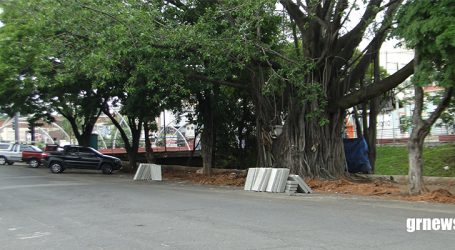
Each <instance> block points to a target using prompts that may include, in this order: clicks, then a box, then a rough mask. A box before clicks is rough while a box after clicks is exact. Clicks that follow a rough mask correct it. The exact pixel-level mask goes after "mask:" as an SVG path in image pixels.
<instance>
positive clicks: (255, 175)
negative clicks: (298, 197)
mask: <svg viewBox="0 0 455 250" xmlns="http://www.w3.org/2000/svg"><path fill="white" fill-rule="evenodd" d="M288 176H289V169H287V168H250V169H248V175H247V177H246V181H245V188H244V190H247V191H257V192H272V193H282V192H284V189H285V187H286V181H287V179H288Z"/></svg>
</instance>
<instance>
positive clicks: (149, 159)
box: [144, 122, 155, 163]
mask: <svg viewBox="0 0 455 250" xmlns="http://www.w3.org/2000/svg"><path fill="white" fill-rule="evenodd" d="M144 137H145V158H146V159H147V162H148V163H155V157H154V156H153V148H152V143H151V141H150V126H149V123H148V122H144Z"/></svg>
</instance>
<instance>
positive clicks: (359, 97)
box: [329, 60, 414, 111]
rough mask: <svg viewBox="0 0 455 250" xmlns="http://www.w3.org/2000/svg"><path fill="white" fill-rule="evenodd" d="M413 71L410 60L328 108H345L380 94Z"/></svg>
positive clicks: (412, 64) (412, 62) (400, 81)
mask: <svg viewBox="0 0 455 250" xmlns="http://www.w3.org/2000/svg"><path fill="white" fill-rule="evenodd" d="M413 73H414V60H411V61H410V62H409V63H408V64H406V66H404V67H403V68H401V69H400V70H399V71H397V72H396V73H395V74H393V75H390V76H389V77H387V78H385V79H383V80H381V81H380V82H378V83H377V84H371V85H368V86H366V87H364V88H362V89H359V90H357V91H355V92H353V93H350V94H348V95H346V96H344V97H342V98H341V99H340V100H338V101H337V102H336V103H335V104H334V105H331V107H329V109H330V110H331V111H335V110H336V109H347V108H350V107H352V106H354V105H357V104H360V103H362V102H364V101H366V100H368V99H371V98H374V97H377V96H380V95H381V94H382V93H384V92H387V91H389V90H391V89H393V88H395V87H396V86H398V85H399V84H400V83H402V82H404V80H406V79H407V78H408V77H409V76H410V75H412V74H413Z"/></svg>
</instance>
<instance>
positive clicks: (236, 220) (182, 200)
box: [0, 164, 455, 249]
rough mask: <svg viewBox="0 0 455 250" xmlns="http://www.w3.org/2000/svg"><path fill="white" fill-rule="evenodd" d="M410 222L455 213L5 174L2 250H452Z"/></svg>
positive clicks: (342, 199) (23, 170) (450, 240)
mask: <svg viewBox="0 0 455 250" xmlns="http://www.w3.org/2000/svg"><path fill="white" fill-rule="evenodd" d="M408 217H419V218H420V217H430V218H454V217H455V206H453V205H441V204H429V203H410V202H402V201H386V200H380V199H371V198H361V197H346V196H330V195H317V194H315V195H301V196H287V195H283V194H268V193H254V192H245V191H242V190H240V189H238V188H223V187H212V186H200V185H189V184H183V183H178V182H153V183H152V182H133V181H132V180H131V176H129V175H123V174H113V175H109V176H106V175H102V174H101V173H100V172H98V171H79V170H69V171H65V173H63V174H51V173H49V171H48V170H47V169H44V168H38V169H32V168H28V167H27V166H25V165H16V164H15V165H13V166H0V248H1V249H452V248H453V246H454V244H455V232H454V231H419V232H414V233H408V232H407V231H406V219H407V218H408Z"/></svg>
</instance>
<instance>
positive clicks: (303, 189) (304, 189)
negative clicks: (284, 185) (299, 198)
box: [289, 174, 313, 194]
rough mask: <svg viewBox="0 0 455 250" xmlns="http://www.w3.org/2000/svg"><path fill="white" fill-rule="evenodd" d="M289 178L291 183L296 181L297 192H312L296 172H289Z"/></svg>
mask: <svg viewBox="0 0 455 250" xmlns="http://www.w3.org/2000/svg"><path fill="white" fill-rule="evenodd" d="M289 180H290V181H292V182H293V183H297V192H298V193H306V194H311V193H313V190H311V188H310V187H309V186H308V185H307V184H306V183H305V181H304V180H303V179H302V178H301V177H300V176H298V175H296V174H290V175H289Z"/></svg>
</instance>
